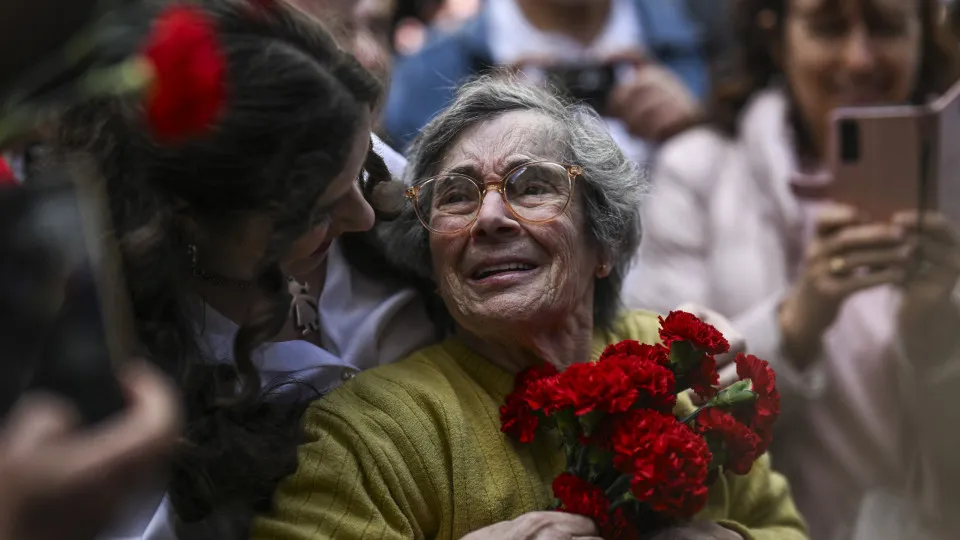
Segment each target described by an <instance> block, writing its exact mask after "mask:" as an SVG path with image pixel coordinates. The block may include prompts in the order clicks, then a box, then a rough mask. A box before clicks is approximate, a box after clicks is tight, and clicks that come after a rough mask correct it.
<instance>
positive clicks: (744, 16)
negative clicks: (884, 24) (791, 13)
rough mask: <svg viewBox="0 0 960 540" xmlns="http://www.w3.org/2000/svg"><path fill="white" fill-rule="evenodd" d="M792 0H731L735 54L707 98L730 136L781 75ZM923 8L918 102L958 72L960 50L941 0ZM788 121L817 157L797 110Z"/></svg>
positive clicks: (806, 151)
mask: <svg viewBox="0 0 960 540" xmlns="http://www.w3.org/2000/svg"><path fill="white" fill-rule="evenodd" d="M789 4H790V0H739V1H737V2H734V3H733V6H734V7H733V8H732V10H731V15H732V21H731V24H732V25H733V34H734V35H735V36H736V47H735V55H736V56H735V58H734V59H733V60H732V65H731V66H728V67H727V69H726V71H725V72H724V73H720V74H716V75H715V76H716V77H717V80H716V81H715V82H714V85H713V87H714V90H713V92H712V94H711V96H710V98H709V101H708V106H709V115H708V123H709V124H711V125H713V126H714V127H716V128H717V129H719V130H720V131H721V132H722V133H724V134H726V135H728V136H731V137H733V136H736V135H737V130H738V123H739V120H740V114H741V113H742V112H743V109H744V108H745V107H746V105H747V103H748V102H749V101H750V99H751V98H752V97H753V96H754V95H755V94H756V93H757V92H759V91H761V90H763V89H765V88H767V87H768V86H770V85H771V84H772V83H774V82H775V81H776V80H777V79H778V78H779V77H780V76H781V75H782V74H783V71H782V69H781V68H780V63H779V61H778V60H777V58H776V54H777V51H778V50H782V47H781V44H782V43H783V38H784V34H783V33H784V21H785V19H786V17H787V11H788V9H789ZM919 8H920V24H921V27H922V33H923V35H922V43H921V47H920V55H921V61H920V70H919V77H918V80H917V85H916V88H914V95H913V96H911V101H912V102H914V103H923V102H924V101H925V100H926V99H927V98H928V96H930V95H931V94H941V93H943V92H945V91H946V90H947V89H948V88H949V87H950V86H951V85H952V84H953V83H954V81H956V80H957V77H958V75H960V53H958V49H957V43H956V40H955V39H953V38H952V36H951V34H950V32H949V30H948V29H947V28H946V27H945V26H944V25H943V24H942V22H941V16H940V15H941V6H940V0H920V5H919ZM765 13H769V17H770V23H772V24H769V25H767V24H760V20H759V19H760V18H761V16H764V17H766V15H765ZM764 22H766V21H764ZM794 109H795V107H794ZM790 121H791V123H792V124H793V127H794V130H795V132H796V134H797V144H798V146H799V148H798V151H799V153H800V155H801V156H804V157H815V153H816V151H815V149H814V144H813V140H812V138H811V135H810V132H809V130H808V129H807V127H806V126H805V125H804V123H803V121H802V120H801V118H800V114H799V112H798V111H796V110H792V111H791V112H790Z"/></svg>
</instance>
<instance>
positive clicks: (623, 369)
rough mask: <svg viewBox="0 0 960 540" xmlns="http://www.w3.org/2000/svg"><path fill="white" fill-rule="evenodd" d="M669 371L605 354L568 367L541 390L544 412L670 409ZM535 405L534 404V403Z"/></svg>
mask: <svg viewBox="0 0 960 540" xmlns="http://www.w3.org/2000/svg"><path fill="white" fill-rule="evenodd" d="M674 389H675V384H674V378H673V372H671V371H670V370H669V369H667V368H665V367H663V366H661V365H659V364H656V363H654V362H651V361H648V360H647V359H645V358H642V357H638V356H627V355H624V354H616V355H608V356H607V357H606V358H604V360H603V361H602V362H597V363H578V364H574V365H572V366H570V367H568V368H567V369H566V370H565V371H564V372H563V373H561V374H560V376H559V377H558V378H557V379H556V384H555V385H553V384H545V385H544V386H543V387H542V390H543V392H544V393H545V394H547V395H546V396H544V397H543V398H542V400H541V401H542V402H547V403H545V404H544V407H543V410H544V412H545V413H546V414H550V413H552V412H553V411H556V410H559V409H562V408H564V407H573V410H574V413H575V414H577V415H578V416H580V415H584V414H587V413H590V412H593V411H602V412H605V413H621V412H624V411H626V410H628V409H630V408H632V407H635V406H646V407H651V408H654V409H657V410H663V411H670V410H672V409H673V406H674V404H675V403H676V394H675V393H674ZM534 406H536V405H534Z"/></svg>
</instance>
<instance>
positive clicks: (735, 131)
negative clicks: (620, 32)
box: [625, 0, 960, 540]
mask: <svg viewBox="0 0 960 540" xmlns="http://www.w3.org/2000/svg"><path fill="white" fill-rule="evenodd" d="M736 6H737V7H736V8H735V35H736V36H737V39H738V40H739V55H740V56H739V63H738V65H737V69H736V71H735V73H734V78H733V79H732V80H729V81H725V82H720V83H719V84H718V85H717V86H716V92H715V94H714V96H713V118H712V121H711V122H709V123H708V124H707V125H704V126H702V127H698V128H695V129H692V130H690V131H688V132H686V133H684V134H683V135H681V136H679V137H678V138H677V139H676V140H674V141H671V143H670V144H668V145H667V146H666V147H665V148H664V149H663V153H662V154H661V156H660V161H659V163H658V164H657V170H656V173H655V178H654V190H653V193H652V195H651V196H652V201H651V203H650V204H648V205H646V214H645V216H644V226H645V227H646V235H645V237H644V243H643V244H642V245H641V247H640V250H639V264H638V265H637V266H635V268H634V270H633V271H632V274H631V276H629V277H628V278H627V280H626V284H625V294H626V301H627V303H628V305H631V306H634V307H641V306H642V307H652V308H662V306H667V305H675V304H676V303H677V302H680V301H691V302H697V303H699V304H702V305H705V306H706V307H709V308H712V309H716V310H717V311H719V312H720V313H721V314H723V315H726V316H727V317H730V318H732V319H733V321H734V323H735V325H737V326H738V329H739V330H740V331H741V332H743V334H744V336H745V339H746V343H747V346H748V347H750V348H752V349H753V351H752V352H754V353H755V354H757V355H760V356H762V357H764V358H768V359H770V360H771V362H772V363H773V364H774V365H775V368H776V369H777V374H778V382H779V386H780V388H781V391H782V392H783V405H784V408H785V410H784V415H783V417H782V418H781V422H780V424H779V426H780V428H781V431H782V433H779V434H778V436H777V437H776V438H775V442H774V447H773V448H772V450H771V453H772V455H773V456H774V461H775V463H776V465H777V467H778V469H780V470H781V471H783V472H784V473H785V474H786V475H787V476H788V478H789V479H790V482H791V485H792V487H793V491H794V495H795V497H796V501H797V504H798V506H799V507H800V510H801V512H803V513H804V514H805V515H806V517H807V518H808V520H809V522H810V526H811V536H812V537H813V538H817V539H824V540H834V539H845V538H852V537H853V536H854V534H857V535H860V537H862V538H918V537H919V533H918V532H916V531H914V530H910V529H898V528H894V527H886V526H885V525H883V524H884V523H887V522H886V521H884V520H883V518H886V519H887V520H892V522H894V523H896V522H897V521H901V522H903V521H904V518H902V516H903V515H905V514H903V513H902V512H908V513H911V514H913V515H914V516H916V515H917V514H918V510H919V509H920V507H921V506H922V507H923V510H933V509H934V508H933V507H932V506H930V505H927V504H925V502H924V504H917V503H919V502H920V501H919V499H918V498H917V496H916V491H913V488H916V487H918V486H917V484H916V480H917V479H918V478H920V477H922V476H924V475H920V474H916V473H918V470H919V469H920V468H921V467H920V466H921V465H922V468H926V469H930V470H932V471H935V472H936V476H938V477H939V478H937V480H938V481H937V482H925V483H924V484H925V485H924V488H925V491H924V493H925V494H937V495H936V497H934V499H937V500H939V502H940V503H944V504H945V501H946V500H947V499H945V497H947V494H946V492H945V491H943V489H947V488H950V487H955V486H957V485H958V484H957V482H956V480H955V478H957V477H956V476H948V475H956V474H957V473H958V472H960V471H958V470H957V467H956V466H955V465H954V462H955V461H956V460H955V459H953V458H952V457H951V456H952V455H953V454H955V453H956V450H958V449H960V445H958V442H960V441H956V440H954V441H947V440H946V439H945V438H944V437H943V436H942V433H938V432H939V431H942V430H939V429H937V426H938V425H939V426H949V425H950V423H951V422H953V423H955V422H956V421H957V418H956V417H955V416H954V415H955V413H954V412H952V410H953V409H956V407H954V406H950V407H947V406H946V405H945V404H946V403H949V402H950V401H952V400H949V395H948V393H947V392H945V391H946V390H947V389H949V388H950V387H951V386H952V384H954V383H955V382H956V377H955V376H953V375H950V373H951V368H952V367H953V366H956V365H957V362H958V359H957V358H956V354H957V348H958V346H960V341H958V339H957V336H958V334H957V331H956V329H957V328H958V326H960V310H958V307H957V306H958V305H960V304H958V303H957V298H958V297H957V295H956V293H954V288H955V286H956V285H957V278H958V275H960V244H958V241H957V235H956V225H957V224H951V223H948V222H947V220H946V219H945V218H944V217H943V216H940V215H938V214H928V215H926V216H925V220H926V222H925V225H924V227H923V232H922V233H921V232H920V231H919V230H918V229H917V227H916V224H917V222H918V216H917V215H916V212H904V213H902V214H901V215H898V216H896V218H895V219H894V220H893V221H892V222H890V223H877V222H872V221H870V220H869V219H868V218H867V217H866V216H864V215H862V214H861V213H860V212H858V211H857V209H855V208H850V207H846V206H838V205H834V204H832V203H830V202H829V201H828V200H825V199H824V197H823V193H822V186H824V185H825V184H826V183H827V182H828V181H829V177H825V175H824V170H825V165H826V163H825V160H824V159H825V148H826V144H827V140H828V134H829V129H830V126H829V114H830V111H831V110H832V109H834V108H836V107H840V106H853V105H879V104H892V103H923V102H925V101H926V100H928V99H929V98H930V96H932V95H937V94H940V93H942V92H944V91H945V90H947V89H948V87H950V86H951V85H952V84H953V83H954V82H955V81H956V80H957V73H958V60H957V47H956V43H955V42H953V40H952V39H950V37H949V35H948V33H947V32H946V31H945V28H944V27H943V26H942V25H941V19H940V13H941V11H940V3H939V1H938V0H743V1H741V2H738V3H737V4H736ZM918 246H921V247H922V249H919V248H918ZM918 253H919V255H920V257H919V258H921V259H922V261H923V263H922V265H920V267H919V268H917V267H915V266H914V265H915V263H916V261H917V260H918V256H917V255H918ZM945 399H947V401H944V400H945ZM912 411H923V412H924V413H925V414H912V413H911V412H912ZM934 417H936V418H934ZM951 431H952V430H951ZM951 449H952V450H951ZM926 476H927V478H925V480H931V479H932V477H931V475H926ZM934 488H938V489H934ZM941 488H942V489H941ZM925 517H928V518H929V521H930V522H931V523H932V524H934V525H940V526H942V525H943V522H942V520H938V517H944V516H936V515H931V516H925ZM917 521H919V520H917ZM937 521H940V523H937ZM858 522H859V523H861V524H866V525H864V526H863V527H858V525H857V523H858ZM869 527H874V529H871V528H869ZM918 527H919V525H918ZM877 531H879V532H877Z"/></svg>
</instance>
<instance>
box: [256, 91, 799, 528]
mask: <svg viewBox="0 0 960 540" xmlns="http://www.w3.org/2000/svg"><path fill="white" fill-rule="evenodd" d="M600 126H601V124H600V123H599V121H598V119H597V117H596V116H594V115H591V114H590V113H587V112H584V111H582V110H581V109H579V108H576V107H568V106H566V105H564V104H563V103H561V102H560V101H558V100H557V99H556V98H554V97H551V96H550V95H549V94H548V93H546V92H544V91H541V90H538V89H535V88H533V87H529V86H524V85H521V84H519V83H518V82H516V81H511V80H503V79H496V78H487V79H481V80H480V81H478V82H475V83H473V84H471V85H468V86H466V87H464V88H463V89H462V90H461V91H460V93H459V95H458V97H457V99H456V101H455V102H454V103H453V104H452V105H451V107H450V108H449V109H448V110H447V111H446V112H444V113H442V114H441V115H440V116H438V117H437V118H436V119H435V120H434V121H433V122H432V123H431V124H430V125H429V126H427V127H426V128H425V129H424V131H423V133H422V134H421V136H420V138H419V140H418V142H417V143H416V144H415V145H414V148H413V150H412V154H411V161H410V166H409V168H408V175H409V176H410V177H411V178H412V179H414V182H413V187H412V188H411V190H410V191H409V192H408V196H409V197H410V198H411V199H413V200H414V201H415V204H414V205H412V207H411V208H408V209H407V210H406V215H405V216H403V217H402V218H401V219H399V220H398V221H397V222H396V224H395V226H391V227H389V228H385V229H383V230H382V231H381V232H382V234H383V239H384V240H385V241H386V244H387V245H388V246H389V248H388V249H389V250H391V251H392V253H393V254H394V259H395V260H396V261H398V262H399V263H400V264H401V265H403V266H406V267H407V269H408V270H415V271H417V272H419V274H420V275H422V276H423V277H425V278H428V279H430V280H432V281H433V283H434V284H435V286H436V289H437V292H438V294H439V297H440V299H442V301H443V306H444V307H445V313H444V315H446V316H447V319H448V320H449V327H450V328H451V335H450V337H449V338H448V339H447V340H446V341H444V342H442V343H440V344H439V345H435V346H432V347H429V348H426V349H422V350H421V351H419V352H417V353H414V354H413V355H412V356H410V357H408V358H406V359H405V360H402V361H400V362H399V363H397V364H394V365H391V366H384V367H381V368H376V369H373V370H371V371H368V372H365V373H362V374H360V375H358V376H357V377H356V378H355V379H353V380H351V381H349V382H348V383H347V384H345V385H344V386H342V387H341V388H340V389H338V390H336V391H334V392H332V393H331V394H330V395H329V396H328V397H327V398H326V399H324V400H322V401H320V402H317V403H316V404H314V405H313V406H312V408H311V410H310V411H309V412H308V413H307V416H306V430H307V432H308V436H309V438H310V440H309V442H307V443H306V444H304V445H303V446H302V447H301V451H300V456H299V458H300V461H299V464H300V465H299V466H300V468H299V471H298V472H297V474H295V475H294V476H293V477H291V478H289V479H287V480H286V481H285V482H284V483H283V484H282V485H281V487H280V489H279V491H278V492H277V494H276V498H275V500H274V510H273V512H272V513H271V514H270V515H269V516H267V517H264V518H262V519H260V520H259V522H258V523H256V524H255V526H254V534H253V537H254V538H263V539H271V540H273V539H278V538H280V539H306V538H331V537H332V538H361V537H364V538H365V537H372V538H388V539H394V538H395V539H409V538H451V539H459V538H469V539H471V540H478V539H483V538H498V539H502V538H511V539H520V538H524V539H526V538H531V539H532V538H541V539H546V538H550V539H569V538H595V537H597V536H598V532H597V529H596V527H595V526H594V524H593V523H592V522H591V521H590V520H588V519H586V518H582V517H580V516H573V515H569V514H564V513H560V512H543V510H545V509H547V508H548V507H549V506H550V505H551V503H552V501H553V499H552V495H551V493H550V484H551V481H552V480H553V478H554V477H555V476H556V475H557V474H559V472H560V471H561V470H562V468H563V465H564V458H563V455H562V452H561V451H560V450H559V449H558V448H557V447H556V446H554V445H552V444H549V443H543V442H542V441H536V442H534V443H532V444H530V445H518V444H516V443H515V442H514V441H513V440H511V439H508V438H507V437H506V436H504V435H503V434H502V433H501V432H500V422H499V416H498V408H499V406H500V405H501V403H502V402H503V400H504V397H505V396H506V395H507V394H508V393H509V392H510V391H511V389H512V386H513V378H514V374H516V373H517V372H518V371H520V370H522V369H523V368H525V367H527V366H530V365H534V364H537V363H540V362H542V361H547V362H550V363H552V364H554V365H556V366H558V367H560V368H563V367H566V366H569V365H570V364H572V363H575V362H588V361H590V360H591V359H595V358H596V357H597V356H598V355H599V353H600V351H601V350H602V349H603V348H604V347H605V346H606V345H608V344H610V343H613V342H616V341H619V340H622V339H636V340H639V341H645V342H652V341H654V340H656V339H657V328H658V321H657V319H656V317H655V316H654V315H653V314H649V313H621V312H620V311H619V309H618V296H619V288H620V283H621V281H622V278H623V276H624V273H625V271H626V265H627V264H628V259H629V256H630V255H629V254H630V253H632V251H633V250H634V249H635V247H636V245H637V243H638V241H639V239H640V234H639V221H638V219H639V218H638V212H637V208H638V203H639V199H640V197H641V193H642V192H643V185H642V181H641V176H640V172H639V171H638V170H637V169H636V168H635V167H634V166H633V165H631V164H630V163H629V162H627V160H626V159H625V158H624V156H623V154H622V153H621V152H620V150H619V149H618V148H617V145H616V144H615V143H614V142H613V140H612V139H611V138H610V136H609V135H608V134H607V133H606V132H605V131H604V129H603V128H602V127H600ZM418 219H419V221H420V223H421V224H422V226H421V225H420V224H418V223H417V221H418ZM714 490H715V492H714V493H712V494H711V498H710V502H709V504H708V506H707V507H706V508H705V509H704V511H703V512H702V514H701V515H700V516H699V517H700V518H701V519H699V520H697V521H696V522H695V523H692V524H689V525H686V526H682V527H679V528H677V529H672V530H670V531H664V532H663V533H661V535H658V536H657V538H681V539H717V540H720V539H724V540H725V539H731V540H734V539H740V538H749V539H802V538H805V537H806V535H805V532H804V525H803V523H802V521H801V519H800V518H799V516H798V514H797V512H796V510H795V509H794V506H793V502H792V501H791V499H790V495H789V490H788V488H787V485H786V483H785V481H784V480H783V478H781V477H780V476H779V475H777V474H775V473H773V472H772V471H771V470H770V465H769V461H768V460H767V459H766V458H764V459H762V460H761V461H759V462H758V463H757V464H756V465H755V466H754V468H753V470H752V471H751V473H750V474H749V475H747V476H745V477H730V478H727V479H725V481H722V482H718V483H717V484H716V487H715V488H714Z"/></svg>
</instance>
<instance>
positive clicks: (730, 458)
mask: <svg viewBox="0 0 960 540" xmlns="http://www.w3.org/2000/svg"><path fill="white" fill-rule="evenodd" d="M697 427H698V429H699V430H700V432H701V433H703V434H705V435H706V436H708V437H709V436H714V437H717V438H719V439H720V441H721V442H722V443H723V448H724V450H725V451H726V453H727V455H726V462H725V463H723V465H724V467H726V468H727V469H729V470H730V471H732V472H733V473H734V474H740V475H744V474H747V473H749V472H750V469H751V468H752V467H753V462H754V461H756V460H757V458H759V457H760V456H761V455H762V454H763V450H762V449H761V440H760V437H759V436H757V434H756V433H754V432H753V431H751V430H750V428H749V427H747V426H745V425H744V424H741V423H740V422H738V421H737V420H736V419H735V418H734V417H733V416H731V415H730V414H728V413H725V412H723V411H721V410H719V409H714V408H711V409H707V410H705V411H703V412H702V413H700V416H698V417H697Z"/></svg>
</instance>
